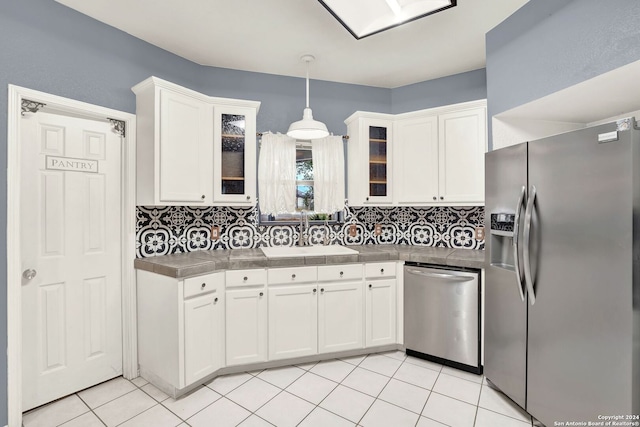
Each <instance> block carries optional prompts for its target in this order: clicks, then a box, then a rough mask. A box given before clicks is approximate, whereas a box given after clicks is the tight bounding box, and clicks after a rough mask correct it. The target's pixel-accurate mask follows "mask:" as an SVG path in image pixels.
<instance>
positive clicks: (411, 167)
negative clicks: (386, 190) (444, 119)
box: [393, 116, 438, 205]
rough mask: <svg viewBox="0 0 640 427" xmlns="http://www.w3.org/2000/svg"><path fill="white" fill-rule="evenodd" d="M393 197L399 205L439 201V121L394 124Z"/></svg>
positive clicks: (412, 120) (424, 119) (434, 117)
mask: <svg viewBox="0 0 640 427" xmlns="http://www.w3.org/2000/svg"><path fill="white" fill-rule="evenodd" d="M395 137H396V139H395V147H394V149H395V153H394V162H395V164H396V165H397V167H396V168H394V174H395V175H394V177H393V179H394V186H395V189H394V196H395V198H396V201H397V202H398V203H400V204H409V205H416V204H424V203H434V202H436V201H437V200H438V118H437V117H436V116H431V117H420V118H417V119H407V120H401V121H399V122H397V123H396V124H395Z"/></svg>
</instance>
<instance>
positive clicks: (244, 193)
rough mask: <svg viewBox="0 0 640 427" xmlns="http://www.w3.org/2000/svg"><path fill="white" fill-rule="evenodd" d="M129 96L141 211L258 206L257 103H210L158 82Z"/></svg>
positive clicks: (208, 98)
mask: <svg viewBox="0 0 640 427" xmlns="http://www.w3.org/2000/svg"><path fill="white" fill-rule="evenodd" d="M132 90H133V92H134V93H135V94H136V117H137V141H136V143H137V153H136V158H137V171H136V179H137V204H138V205H147V206H156V205H160V206H166V205H188V206H198V205H204V206H212V205H216V204H218V205H221V204H224V205H239V206H244V205H254V204H255V202H256V190H255V189H256V167H257V165H256V115H257V112H258V108H259V106H260V103H259V102H256V101H245V100H237V99H228V98H216V97H211V96H207V95H204V94H201V93H198V92H196V91H193V90H190V89H187V88H184V87H182V86H179V85H176V84H173V83H171V82H168V81H165V80H162V79H159V78H157V77H149V78H148V79H146V80H145V81H143V82H141V83H139V84H138V85H136V86H134V87H133V88H132Z"/></svg>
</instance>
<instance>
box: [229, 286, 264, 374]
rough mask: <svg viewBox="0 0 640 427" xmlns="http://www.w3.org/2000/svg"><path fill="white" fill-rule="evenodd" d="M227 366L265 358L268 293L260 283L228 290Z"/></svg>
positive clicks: (262, 360)
mask: <svg viewBox="0 0 640 427" xmlns="http://www.w3.org/2000/svg"><path fill="white" fill-rule="evenodd" d="M226 297H227V306H226V331H227V333H226V339H227V343H226V350H227V357H226V364H227V366H232V365H242V364H246V363H255V362H265V361H266V360H267V295H266V289H265V288H264V285H263V286H259V287H250V288H234V289H230V288H229V289H227V293H226Z"/></svg>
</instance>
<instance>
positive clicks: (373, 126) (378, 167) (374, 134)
mask: <svg viewBox="0 0 640 427" xmlns="http://www.w3.org/2000/svg"><path fill="white" fill-rule="evenodd" d="M362 125H363V132H362V136H361V137H362V138H363V139H364V140H363V141H360V143H364V144H366V146H367V150H364V152H366V153H367V158H366V162H367V168H366V176H365V184H364V185H365V186H366V191H365V194H366V196H365V199H364V203H365V204H373V205H375V204H388V203H391V179H390V178H391V169H392V167H391V165H392V163H391V161H392V152H391V143H392V138H391V137H392V126H391V122H390V121H386V120H363V123H362Z"/></svg>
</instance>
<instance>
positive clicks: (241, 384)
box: [202, 372, 304, 396]
mask: <svg viewBox="0 0 640 427" xmlns="http://www.w3.org/2000/svg"><path fill="white" fill-rule="evenodd" d="M243 373H245V374H248V375H251V374H249V373H248V372H243ZM231 375H237V374H231ZM303 375H304V374H303ZM222 377H224V375H221V376H220V377H216V378H222ZM216 378H214V379H213V380H211V381H209V382H208V383H206V384H202V385H203V386H205V387H206V388H208V389H209V390H212V391H215V392H216V393H218V394H219V395H220V396H226V395H227V394H229V393H231V392H232V391H234V390H235V389H237V388H238V387H241V386H243V385H244V384H246V383H247V382H249V381H251V379H253V378H257V377H254V376H251V378H248V379H247V380H246V381H243V382H242V383H240V384H238V385H237V386H235V387H234V388H232V389H231V390H229V391H228V392H226V393H225V394H222V393H220V392H219V391H217V390H214V389H213V388H211V387H209V384H211V383H213V381H215V380H216Z"/></svg>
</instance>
